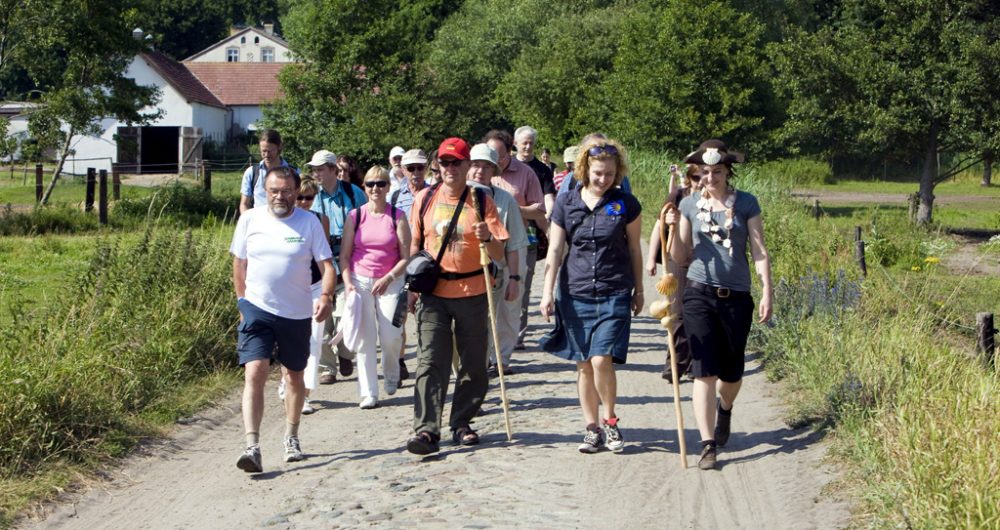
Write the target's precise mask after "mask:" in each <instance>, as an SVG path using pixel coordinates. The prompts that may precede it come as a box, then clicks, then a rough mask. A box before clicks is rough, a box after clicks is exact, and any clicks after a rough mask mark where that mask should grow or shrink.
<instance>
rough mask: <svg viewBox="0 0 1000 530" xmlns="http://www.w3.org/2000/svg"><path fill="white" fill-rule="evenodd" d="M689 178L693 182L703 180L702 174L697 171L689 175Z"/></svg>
mask: <svg viewBox="0 0 1000 530" xmlns="http://www.w3.org/2000/svg"><path fill="white" fill-rule="evenodd" d="M688 180H690V181H691V182H698V181H699V180H701V175H699V174H697V173H695V174H694V175H691V176H690V177H688Z"/></svg>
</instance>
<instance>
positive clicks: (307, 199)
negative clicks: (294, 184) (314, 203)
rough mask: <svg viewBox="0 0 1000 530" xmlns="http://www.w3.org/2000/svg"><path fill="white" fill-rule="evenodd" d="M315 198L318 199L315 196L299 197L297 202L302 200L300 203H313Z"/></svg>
mask: <svg viewBox="0 0 1000 530" xmlns="http://www.w3.org/2000/svg"><path fill="white" fill-rule="evenodd" d="M315 198H316V196H315V195H299V198H298V199H297V200H300V201H311V200H313V199H315Z"/></svg>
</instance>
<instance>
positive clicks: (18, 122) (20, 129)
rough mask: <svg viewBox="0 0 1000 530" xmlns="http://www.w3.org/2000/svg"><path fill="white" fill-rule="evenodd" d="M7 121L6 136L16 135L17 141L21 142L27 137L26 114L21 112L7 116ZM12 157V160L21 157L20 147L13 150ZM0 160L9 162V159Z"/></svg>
mask: <svg viewBox="0 0 1000 530" xmlns="http://www.w3.org/2000/svg"><path fill="white" fill-rule="evenodd" d="M7 121H8V126H7V137H8V138H9V137H11V136H14V137H16V138H17V139H18V141H22V142H23V141H24V140H27V139H28V116H27V115H23V114H22V115H20V116H12V117H10V118H7ZM13 159H14V160H20V159H21V150H20V149H18V150H16V151H15V152H14V155H13ZM2 161H3V162H9V160H2Z"/></svg>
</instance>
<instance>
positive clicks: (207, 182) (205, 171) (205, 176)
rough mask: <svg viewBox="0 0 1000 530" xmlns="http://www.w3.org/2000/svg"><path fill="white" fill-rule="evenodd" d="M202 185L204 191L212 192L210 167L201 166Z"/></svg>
mask: <svg viewBox="0 0 1000 530" xmlns="http://www.w3.org/2000/svg"><path fill="white" fill-rule="evenodd" d="M201 178H202V186H203V187H204V189H205V192H206V193H212V168H210V167H207V166H204V165H202V166H201Z"/></svg>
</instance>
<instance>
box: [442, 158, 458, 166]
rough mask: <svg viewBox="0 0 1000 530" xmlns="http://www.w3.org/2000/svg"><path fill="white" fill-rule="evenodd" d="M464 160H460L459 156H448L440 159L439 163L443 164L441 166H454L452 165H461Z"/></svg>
mask: <svg viewBox="0 0 1000 530" xmlns="http://www.w3.org/2000/svg"><path fill="white" fill-rule="evenodd" d="M462 162H463V160H459V159H457V158H447V159H441V160H438V165H439V166H441V167H452V166H458V165H461V164H462Z"/></svg>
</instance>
